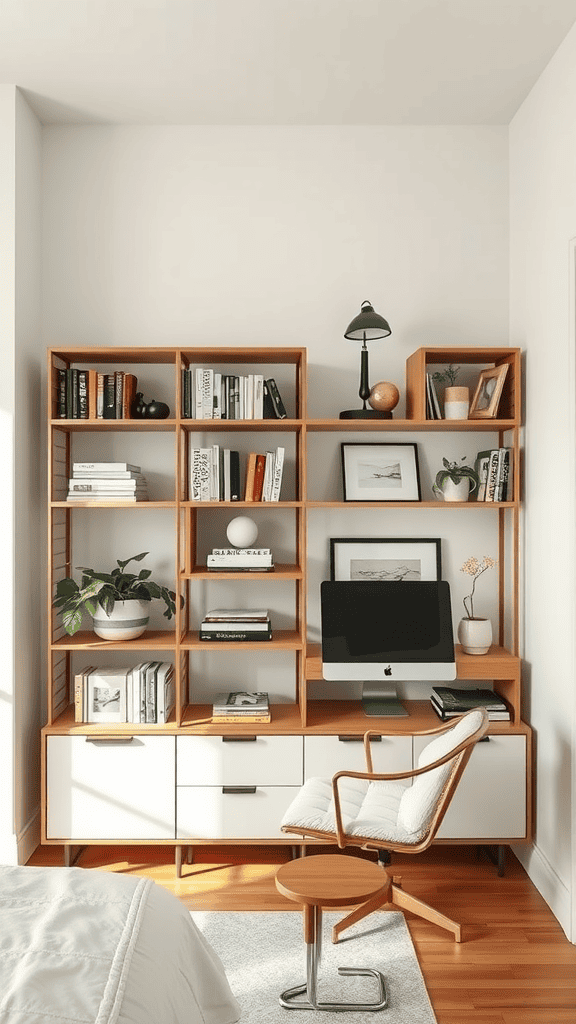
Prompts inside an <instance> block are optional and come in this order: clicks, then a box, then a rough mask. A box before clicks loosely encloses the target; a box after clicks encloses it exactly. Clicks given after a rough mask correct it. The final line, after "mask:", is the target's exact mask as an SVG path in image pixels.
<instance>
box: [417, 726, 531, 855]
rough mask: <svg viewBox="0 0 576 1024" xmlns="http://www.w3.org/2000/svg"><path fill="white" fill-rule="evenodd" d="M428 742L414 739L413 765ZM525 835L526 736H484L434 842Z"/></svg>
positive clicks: (521, 836) (519, 836)
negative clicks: (437, 840)
mask: <svg viewBox="0 0 576 1024" xmlns="http://www.w3.org/2000/svg"><path fill="white" fill-rule="evenodd" d="M427 742H428V740H427V738H426V737H425V736H415V737H414V761H415V762H416V761H417V760H418V756H419V754H420V752H421V750H422V749H423V748H424V747H425V746H426V744H427ZM525 835H526V737H525V736H499V735H492V736H488V737H487V739H486V740H485V741H482V742H480V743H477V744H476V746H475V747H474V750H473V751H472V756H471V758H470V760H469V762H468V764H467V766H466V768H465V771H464V774H463V776H462V778H461V779H460V782H459V783H458V787H457V789H456V792H455V794H454V796H453V798H452V802H451V804H450V807H449V808H448V810H447V812H446V817H445V818H444V821H443V822H442V824H441V826H440V828H439V830H438V839H472V840H474V839H492V840H493V841H494V842H498V841H499V840H500V841H502V840H505V839H523V838H524V837H525Z"/></svg>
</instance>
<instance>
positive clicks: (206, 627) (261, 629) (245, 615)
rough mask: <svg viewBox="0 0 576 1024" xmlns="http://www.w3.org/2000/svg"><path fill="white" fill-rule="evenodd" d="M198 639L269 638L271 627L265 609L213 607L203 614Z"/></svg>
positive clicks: (270, 637)
mask: <svg viewBox="0 0 576 1024" xmlns="http://www.w3.org/2000/svg"><path fill="white" fill-rule="evenodd" d="M199 636H200V640H219V641H220V640H223V641H226V640H232V641H235V640H247V641H249V642H250V643H252V642H254V641H256V640H271V639H272V627H271V625H270V616H269V615H268V611H267V610H266V609H256V610H251V609H247V608H213V609H212V611H209V612H207V613H206V615H205V616H204V619H203V620H202V624H201V626H200V634H199Z"/></svg>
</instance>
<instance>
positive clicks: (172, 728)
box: [43, 704, 178, 739]
mask: <svg viewBox="0 0 576 1024" xmlns="http://www.w3.org/2000/svg"><path fill="white" fill-rule="evenodd" d="M177 731H178V730H177V725H176V717H175V714H174V711H173V712H172V714H171V715H170V721H169V722H166V723H165V724H158V723H150V724H148V725H145V724H144V723H143V722H142V723H140V722H120V723H118V724H116V723H113V722H112V723H110V722H108V723H104V722H102V723H100V722H99V723H95V722H94V723H92V722H75V721H74V705H73V704H68V705H67V706H66V708H65V709H64V711H63V712H62V714H60V715H58V717H57V718H55V719H54V721H53V722H52V724H51V725H47V726H45V727H44V729H43V732H44V734H45V735H47V736H68V735H73V734H80V735H83V736H84V735H85V736H113V737H118V738H119V739H120V738H122V737H124V736H126V737H128V736H137V735H150V733H158V734H160V735H162V736H166V735H168V736H169V735H172V734H174V733H176V732H177Z"/></svg>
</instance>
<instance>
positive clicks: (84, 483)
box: [68, 477, 145, 492]
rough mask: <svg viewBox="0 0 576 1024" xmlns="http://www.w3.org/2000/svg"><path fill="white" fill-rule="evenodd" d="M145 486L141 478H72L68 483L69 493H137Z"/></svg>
mask: <svg viewBox="0 0 576 1024" xmlns="http://www.w3.org/2000/svg"><path fill="white" fill-rule="evenodd" d="M143 486H145V482H144V483H143V479H142V478H137V477H133V478H128V477H126V478H120V479H114V478H113V477H84V478H79V477H72V478H71V479H70V480H69V481H68V487H69V488H70V490H71V491H127V492H130V491H138V490H142V488H143Z"/></svg>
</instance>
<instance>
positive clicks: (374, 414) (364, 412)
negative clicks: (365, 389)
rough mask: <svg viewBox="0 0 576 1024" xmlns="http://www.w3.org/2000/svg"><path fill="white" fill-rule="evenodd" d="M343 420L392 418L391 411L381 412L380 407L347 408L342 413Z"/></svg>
mask: <svg viewBox="0 0 576 1024" xmlns="http://www.w3.org/2000/svg"><path fill="white" fill-rule="evenodd" d="M340 419H341V420H391V419H392V413H391V412H387V411H386V412H379V410H378V409H346V411H345V412H341V413H340Z"/></svg>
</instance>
